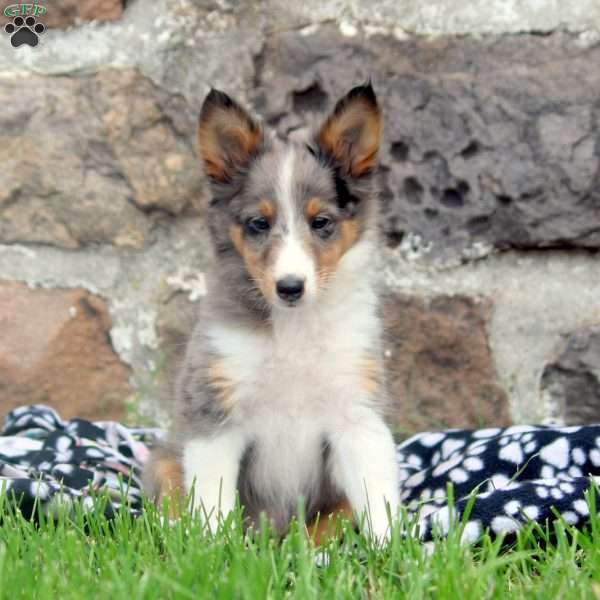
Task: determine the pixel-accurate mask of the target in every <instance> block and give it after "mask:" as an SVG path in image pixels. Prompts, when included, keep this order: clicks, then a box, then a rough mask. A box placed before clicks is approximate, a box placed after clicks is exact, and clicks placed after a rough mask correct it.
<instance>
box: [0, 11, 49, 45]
mask: <svg viewBox="0 0 600 600" xmlns="http://www.w3.org/2000/svg"><path fill="white" fill-rule="evenodd" d="M4 31H5V32H6V33H7V34H8V35H10V43H11V44H12V46H13V48H18V47H19V46H22V45H23V44H27V45H28V46H31V47H32V48H35V47H36V46H37V45H38V42H39V40H40V38H39V36H40V35H42V33H44V31H46V26H45V25H44V24H43V23H40V22H39V21H38V20H37V19H36V18H35V17H32V16H29V17H27V18H25V19H24V18H23V17H15V18H14V19H13V20H12V21H11V22H10V23H7V24H6V25H5V26H4Z"/></svg>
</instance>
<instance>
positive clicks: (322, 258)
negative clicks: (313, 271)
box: [316, 219, 359, 285]
mask: <svg viewBox="0 0 600 600" xmlns="http://www.w3.org/2000/svg"><path fill="white" fill-rule="evenodd" d="M358 234H359V228H358V223H357V222H356V221H353V220H351V219H347V220H344V221H341V223H340V234H339V236H338V237H337V239H336V240H334V241H332V242H329V243H328V244H327V246H326V247H324V248H323V249H322V250H321V249H319V250H317V252H316V260H317V267H318V279H319V283H320V284H321V285H323V284H325V283H327V280H328V279H329V277H331V275H332V274H333V273H334V272H335V269H336V267H337V264H338V262H339V261H340V258H342V256H343V255H344V254H345V253H346V252H347V251H348V250H349V249H350V248H351V247H352V245H353V244H354V243H355V242H356V240H357V239H358Z"/></svg>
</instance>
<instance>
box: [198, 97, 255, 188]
mask: <svg viewBox="0 0 600 600" xmlns="http://www.w3.org/2000/svg"><path fill="white" fill-rule="evenodd" d="M262 141H263V133H262V129H261V127H260V125H258V123H256V122H255V121H254V120H253V119H252V117H250V115H249V114H248V113H247V112H246V111H245V110H244V109H243V108H242V107H241V106H240V105H239V104H237V102H235V101H234V100H232V99H231V98H230V97H229V96H228V95H227V94H224V93H223V92H219V91H218V90H215V89H212V90H211V91H210V93H209V94H208V96H207V97H206V99H205V100H204V104H203V105H202V110H201V112H200V123H199V127H198V142H199V146H200V155H201V156H202V160H203V161H204V171H205V173H206V174H207V175H208V177H210V178H211V179H213V180H215V181H218V182H220V183H224V182H227V181H230V180H231V179H232V177H233V176H234V175H235V174H236V173H237V172H238V171H240V170H241V169H243V168H244V167H246V166H247V165H248V163H249V162H250V160H251V159H252V157H253V156H254V155H255V154H256V153H257V151H258V149H259V147H260V145H261V143H262Z"/></svg>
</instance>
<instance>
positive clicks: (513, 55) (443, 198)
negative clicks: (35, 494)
mask: <svg viewBox="0 0 600 600" xmlns="http://www.w3.org/2000/svg"><path fill="white" fill-rule="evenodd" d="M599 60H600V45H598V44H596V45H590V44H587V43H585V40H583V41H582V38H579V37H577V36H569V35H566V34H554V35H552V36H548V37H539V36H516V37H515V36H506V37H494V36H491V37H486V38H482V39H475V38H450V37H438V38H413V39H407V40H404V41H401V40H398V39H395V38H394V37H392V36H380V35H376V36H372V37H370V38H365V37H362V36H360V35H356V36H354V37H344V36H342V35H341V34H340V33H339V31H338V30H337V29H333V28H321V29H319V30H318V31H316V32H314V33H311V32H308V34H307V32H305V31H302V32H298V31H288V32H283V33H279V34H276V35H273V36H272V37H270V38H269V39H268V41H267V43H266V45H265V47H264V49H263V51H262V53H261V54H260V55H259V56H258V57H257V60H256V68H257V81H258V90H257V95H256V105H257V107H258V108H259V109H260V110H262V111H263V112H264V113H266V115H267V119H268V121H269V122H270V123H271V124H273V125H275V126H276V127H277V128H278V129H279V130H280V131H281V132H282V133H288V132H290V131H293V130H295V129H298V128H301V127H302V126H303V125H304V124H306V123H307V122H309V121H310V117H311V116H312V115H313V114H314V113H315V112H317V111H321V110H323V109H325V108H326V107H330V106H331V105H332V102H333V101H334V100H335V99H337V98H338V97H340V95H341V94H343V93H344V92H345V91H346V90H347V89H348V88H349V87H350V86H352V85H355V84H358V83H360V82H362V81H365V80H366V79H368V78H369V77H371V78H372V79H373V82H374V85H375V88H376V91H377V94H378V96H379V98H380V101H381V104H382V106H383V109H384V113H385V121H386V127H385V138H386V139H385V145H384V148H383V152H382V162H383V166H382V169H381V184H382V188H383V198H382V201H383V209H384V210H383V215H382V227H383V229H384V230H385V232H386V234H387V239H388V243H389V244H390V245H397V244H399V243H400V242H401V241H402V240H403V238H404V237H405V236H406V234H408V233H412V234H418V235H419V236H421V238H422V241H423V243H424V245H425V247H427V246H428V245H430V246H431V250H430V256H432V257H436V256H440V255H441V256H444V257H450V256H452V257H454V258H457V257H460V256H462V255H464V254H465V252H467V250H468V249H469V247H470V246H472V245H473V243H475V242H479V244H480V246H483V247H489V248H493V247H497V248H506V247H512V248H538V247H557V246H560V247H581V248H598V247H600V191H599V190H600V186H599V185H598V183H599V181H600V168H599V157H600V149H599V147H598V144H597V143H596V141H597V137H598V119H599V113H598V102H597V100H598V89H600V71H598V69H597V68H596V64H597V63H598V61H599Z"/></svg>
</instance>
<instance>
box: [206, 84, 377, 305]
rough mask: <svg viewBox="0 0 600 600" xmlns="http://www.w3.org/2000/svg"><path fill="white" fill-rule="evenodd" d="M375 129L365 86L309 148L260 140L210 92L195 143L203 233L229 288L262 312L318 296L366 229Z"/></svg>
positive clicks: (255, 127)
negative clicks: (206, 186)
mask: <svg viewBox="0 0 600 600" xmlns="http://www.w3.org/2000/svg"><path fill="white" fill-rule="evenodd" d="M381 127H382V118H381V113H380V111H379V108H378V106H377V100H376V98H375V93H374V92H373V88H372V87H371V85H370V84H368V85H364V86H360V87H356V88H354V89H352V90H351V91H350V92H349V93H348V94H347V95H346V96H345V97H344V98H342V99H341V100H340V101H339V102H338V103H337V104H336V106H335V108H334V110H333V112H332V113H331V115H330V116H329V117H328V118H327V119H326V120H325V122H324V123H323V124H322V126H321V127H320V128H319V129H318V131H317V132H316V133H315V135H314V136H313V137H312V139H311V140H310V141H309V143H307V144H301V143H292V142H283V141H280V140H276V139H270V138H267V137H266V136H265V134H264V132H263V130H262V128H261V126H260V125H259V124H258V123H257V122H256V121H255V120H254V119H253V118H252V117H251V116H250V115H249V114H248V113H247V112H246V111H245V110H244V109H243V108H242V107H241V106H240V105H239V104H237V103H236V102H235V101H233V100H232V99H231V98H229V97H228V96H227V95H225V94H223V93H222V92H218V91H215V90H213V91H211V92H210V93H209V95H208V96H207V98H206V100H205V101H204V105H203V107H202V112H201V115H200V126H199V134H198V136H199V147H200V154H201V156H202V159H203V162H204V170H205V173H206V175H207V176H208V178H209V179H210V181H211V183H212V202H211V205H210V208H209V225H210V230H211V234H212V236H213V240H214V242H215V246H216V254H217V260H219V268H220V269H221V275H222V279H223V283H224V284H225V285H226V286H228V290H229V293H231V294H237V295H238V300H239V301H240V302H242V303H243V304H244V305H245V306H247V307H248V308H251V309H255V310H260V311H263V312H264V311H266V312H270V310H271V309H273V308H282V309H286V308H287V309H289V308H291V309H293V308H294V307H297V306H300V305H304V304H310V303H311V302H314V301H315V300H317V299H318V297H319V295H320V293H322V291H323V290H325V289H326V288H327V287H328V284H329V283H330V282H331V281H332V280H333V279H334V278H335V275H336V272H337V270H338V267H339V265H340V261H342V260H343V259H344V257H345V256H346V255H347V254H348V253H349V252H350V250H351V249H352V248H354V247H355V246H356V245H358V244H360V242H361V240H362V239H363V238H364V237H365V234H366V232H367V231H369V230H370V229H372V228H373V227H374V216H375V214H376V205H375V203H376V200H375V198H374V195H373V185H372V174H373V172H374V171H375V168H376V166H377V152H378V149H379V142H380V135H381ZM356 276H357V277H360V273H357V274H356Z"/></svg>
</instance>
